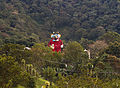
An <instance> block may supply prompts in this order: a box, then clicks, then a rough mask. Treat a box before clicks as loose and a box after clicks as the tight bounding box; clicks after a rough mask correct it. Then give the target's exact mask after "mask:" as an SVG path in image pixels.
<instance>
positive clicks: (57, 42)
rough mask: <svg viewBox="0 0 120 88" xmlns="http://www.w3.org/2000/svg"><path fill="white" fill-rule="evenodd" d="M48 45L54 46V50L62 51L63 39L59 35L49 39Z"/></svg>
mask: <svg viewBox="0 0 120 88" xmlns="http://www.w3.org/2000/svg"><path fill="white" fill-rule="evenodd" d="M48 46H49V47H51V48H52V51H57V52H59V51H60V52H61V48H63V42H62V40H61V39H59V37H57V39H54V38H52V39H51V40H50V41H49V43H48Z"/></svg>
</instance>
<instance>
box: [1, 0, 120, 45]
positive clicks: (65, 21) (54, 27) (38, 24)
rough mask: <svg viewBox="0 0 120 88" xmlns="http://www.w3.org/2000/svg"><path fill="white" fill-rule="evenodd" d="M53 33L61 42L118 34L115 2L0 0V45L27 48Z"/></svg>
mask: <svg viewBox="0 0 120 88" xmlns="http://www.w3.org/2000/svg"><path fill="white" fill-rule="evenodd" d="M53 31H59V32H60V33H62V39H64V40H77V41H78V40H80V39H81V38H87V39H89V40H96V39H97V38H98V37H99V36H101V35H103V34H104V33H106V32H107V31H114V32H117V33H120V2H119V1H118V0H1V1H0V42H1V43H3V42H4V43H8V42H11V43H19V44H25V45H31V44H33V43H34V42H40V41H46V40H48V39H49V38H50V37H49V34H50V33H51V32H53Z"/></svg>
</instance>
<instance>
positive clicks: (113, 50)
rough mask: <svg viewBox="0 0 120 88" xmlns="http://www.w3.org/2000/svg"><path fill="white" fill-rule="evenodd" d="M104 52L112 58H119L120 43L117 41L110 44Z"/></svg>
mask: <svg viewBox="0 0 120 88" xmlns="http://www.w3.org/2000/svg"><path fill="white" fill-rule="evenodd" d="M105 52H106V53H107V54H110V55H114V56H116V57H118V58H120V43H119V42H117V41H115V42H113V43H110V45H109V46H108V48H107V49H106V50H105Z"/></svg>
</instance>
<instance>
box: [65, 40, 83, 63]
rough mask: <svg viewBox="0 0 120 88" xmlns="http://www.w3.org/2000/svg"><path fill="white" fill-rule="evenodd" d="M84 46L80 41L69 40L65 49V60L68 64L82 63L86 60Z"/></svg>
mask: <svg viewBox="0 0 120 88" xmlns="http://www.w3.org/2000/svg"><path fill="white" fill-rule="evenodd" d="M84 55H85V53H84V50H83V47H82V46H81V45H80V44H79V43H78V42H69V43H68V45H67V46H66V48H65V49H64V60H65V62H66V63H68V64H73V62H74V63H77V62H79V63H81V62H82V61H84V60H85V58H84Z"/></svg>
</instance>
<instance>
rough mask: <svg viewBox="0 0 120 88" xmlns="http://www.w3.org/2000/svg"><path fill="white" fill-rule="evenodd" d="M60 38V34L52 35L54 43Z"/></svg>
mask: <svg viewBox="0 0 120 88" xmlns="http://www.w3.org/2000/svg"><path fill="white" fill-rule="evenodd" d="M60 37H61V35H60V34H58V33H54V34H51V38H52V39H53V41H58V40H59V38H60Z"/></svg>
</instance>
